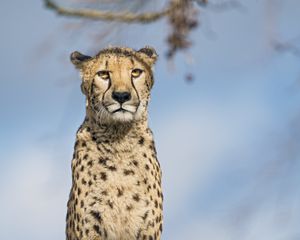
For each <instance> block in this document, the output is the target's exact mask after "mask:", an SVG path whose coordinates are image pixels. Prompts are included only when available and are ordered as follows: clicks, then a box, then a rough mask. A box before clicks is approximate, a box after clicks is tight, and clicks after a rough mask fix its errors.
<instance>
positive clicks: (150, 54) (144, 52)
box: [137, 46, 158, 66]
mask: <svg viewBox="0 0 300 240" xmlns="http://www.w3.org/2000/svg"><path fill="white" fill-rule="evenodd" d="M137 52H138V53H139V54H140V56H141V57H142V59H143V60H144V61H145V62H146V63H148V64H149V65H150V66H152V65H153V64H154V63H155V62H156V60H157V57H158V55H157V53H156V51H155V49H154V48H153V47H150V46H145V47H144V48H141V49H140V50H138V51H137Z"/></svg>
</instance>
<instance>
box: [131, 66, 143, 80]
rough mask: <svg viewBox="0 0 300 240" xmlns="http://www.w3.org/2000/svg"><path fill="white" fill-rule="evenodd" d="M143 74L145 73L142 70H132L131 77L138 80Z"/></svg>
mask: <svg viewBox="0 0 300 240" xmlns="http://www.w3.org/2000/svg"><path fill="white" fill-rule="evenodd" d="M142 72H143V70H142V69H138V68H135V69H133V70H132V72H131V76H132V77H134V78H137V77H139V76H140V75H141V74H142Z"/></svg>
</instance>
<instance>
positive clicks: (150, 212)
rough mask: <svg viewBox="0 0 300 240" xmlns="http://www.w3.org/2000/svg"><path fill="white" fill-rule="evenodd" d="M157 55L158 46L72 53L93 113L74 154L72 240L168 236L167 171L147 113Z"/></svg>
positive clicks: (70, 210)
mask: <svg viewBox="0 0 300 240" xmlns="http://www.w3.org/2000/svg"><path fill="white" fill-rule="evenodd" d="M156 59H157V54H156V52H155V50H154V49H153V48H151V47H145V48H142V49H140V50H139V51H135V50H133V49H131V48H123V47H112V48H106V49H103V50H101V51H100V52H99V53H98V54H97V55H96V56H94V57H90V56H86V55H83V54H81V53H79V52H74V53H72V54H71V61H72V63H73V64H74V65H75V67H76V68H77V69H78V70H79V71H80V75H81V78H82V83H81V90H82V92H83V94H84V95H85V97H86V117H85V119H84V121H83V123H82V125H81V126H80V128H79V129H78V131H77V134H76V142H75V147H74V154H73V159H72V187H71V192H70V196H69V201H68V211H67V226H66V239H67V240H142V239H147V240H160V239H161V232H162V222H163V217H162V208H163V206H162V202H163V195H162V190H161V169H160V165H159V162H158V160H157V157H156V150H155V145H154V141H153V136H152V132H151V130H150V129H149V127H148V117H147V116H148V114H147V107H148V102H149V99H150V91H151V88H152V86H153V82H154V80H153V72H152V68H153V65H154V63H155V61H156Z"/></svg>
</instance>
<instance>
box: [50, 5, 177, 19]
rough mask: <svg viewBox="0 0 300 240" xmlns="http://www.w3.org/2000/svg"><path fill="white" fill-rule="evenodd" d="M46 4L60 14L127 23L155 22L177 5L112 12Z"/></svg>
mask: <svg viewBox="0 0 300 240" xmlns="http://www.w3.org/2000/svg"><path fill="white" fill-rule="evenodd" d="M45 4H46V7H47V8H49V9H51V10H54V11H56V12H57V13H58V14H59V15H65V16H74V17H82V18H89V19H94V20H104V21H121V22H127V23H131V22H139V23H149V22H154V21H156V20H158V19H160V18H162V17H164V16H166V15H168V14H169V13H170V12H171V11H172V10H173V8H174V7H176V6H177V5H174V4H172V5H170V6H169V7H167V8H166V9H164V10H162V11H158V12H148V13H141V14H136V13H131V12H110V11H100V10H93V9H73V8H65V7H61V6H59V5H57V4H56V3H54V2H53V1H52V0H45Z"/></svg>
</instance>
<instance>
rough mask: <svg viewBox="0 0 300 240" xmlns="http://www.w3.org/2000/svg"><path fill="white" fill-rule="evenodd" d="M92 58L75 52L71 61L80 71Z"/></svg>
mask: <svg viewBox="0 0 300 240" xmlns="http://www.w3.org/2000/svg"><path fill="white" fill-rule="evenodd" d="M91 58H92V57H90V56H86V55H83V54H81V53H80V52H78V51H75V52H73V53H72V54H71V56H70V59H71V62H72V63H73V64H74V66H75V67H76V68H78V69H80V68H81V67H82V64H83V63H84V62H86V61H87V60H89V59H91Z"/></svg>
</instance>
